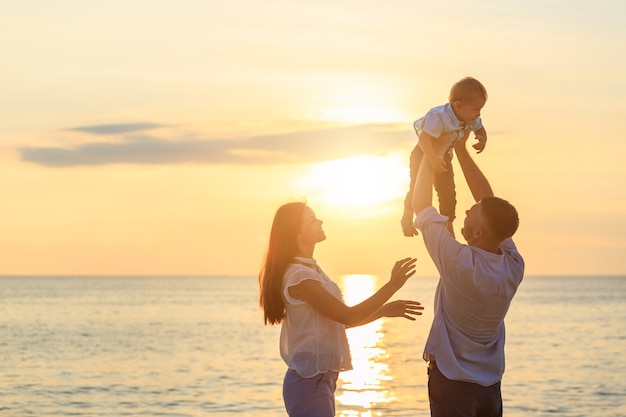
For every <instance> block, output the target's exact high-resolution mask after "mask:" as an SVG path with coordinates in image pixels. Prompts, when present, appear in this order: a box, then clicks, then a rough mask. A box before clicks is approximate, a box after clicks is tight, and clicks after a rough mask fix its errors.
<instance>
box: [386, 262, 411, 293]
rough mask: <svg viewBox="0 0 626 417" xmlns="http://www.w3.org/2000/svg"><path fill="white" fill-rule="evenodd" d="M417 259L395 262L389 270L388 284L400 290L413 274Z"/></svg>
mask: <svg viewBox="0 0 626 417" xmlns="http://www.w3.org/2000/svg"><path fill="white" fill-rule="evenodd" d="M416 261H417V258H404V259H400V260H399V261H397V262H396V263H395V264H394V266H393V269H392V270H391V278H389V283H390V284H393V285H394V286H396V287H397V288H398V289H399V288H401V287H402V286H403V285H404V283H405V282H406V280H407V279H409V278H410V277H411V276H413V274H415V262H416Z"/></svg>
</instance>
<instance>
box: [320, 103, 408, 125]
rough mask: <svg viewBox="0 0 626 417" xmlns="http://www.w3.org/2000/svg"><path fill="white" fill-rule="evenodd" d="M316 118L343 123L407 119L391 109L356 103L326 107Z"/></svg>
mask: <svg viewBox="0 0 626 417" xmlns="http://www.w3.org/2000/svg"><path fill="white" fill-rule="evenodd" d="M318 118H319V119H320V120H331V121H338V122H343V123H380V122H398V121H405V120H407V117H406V116H403V115H402V114H400V112H398V111H394V110H393V109H388V108H377V107H368V106H362V105H358V104H356V105H345V106H336V107H331V108H328V109H326V110H324V111H322V112H321V114H320V115H319V117H318Z"/></svg>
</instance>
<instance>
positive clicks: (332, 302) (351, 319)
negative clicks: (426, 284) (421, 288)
mask: <svg viewBox="0 0 626 417" xmlns="http://www.w3.org/2000/svg"><path fill="white" fill-rule="evenodd" d="M413 274H415V259H414V258H405V259H402V260H399V261H398V262H396V263H395V265H394V267H393V269H392V271H391V278H389V282H387V283H386V284H385V285H383V286H382V287H381V288H380V289H379V290H378V291H376V293H374V294H373V295H372V296H371V297H369V298H368V299H366V300H365V301H363V302H361V303H359V304H357V305H355V306H352V307H348V306H347V305H345V304H344V303H343V302H342V301H341V300H339V299H337V298H335V297H334V296H333V295H332V294H330V293H329V292H328V291H326V289H325V288H324V287H323V286H322V284H321V283H320V282H319V281H314V280H305V281H302V282H301V283H299V284H298V285H294V286H293V287H289V294H290V295H291V296H292V297H294V298H298V299H300V300H303V301H306V302H307V303H309V304H310V305H311V306H312V307H313V308H314V309H315V310H316V311H318V312H319V313H320V314H322V315H324V316H326V317H328V318H329V319H331V320H334V321H336V322H339V323H342V324H345V325H346V326H348V327H355V326H359V325H361V324H365V323H369V321H373V320H375V319H377V318H380V317H382V315H379V316H376V315H377V314H379V313H378V311H379V310H382V309H381V307H383V305H384V304H385V302H386V301H387V300H389V298H391V296H392V295H393V294H395V293H396V291H398V290H399V289H400V288H402V286H403V285H404V283H405V282H406V281H407V279H409V278H410V277H411V276H413ZM394 307H395V308H394V309H393V312H394V314H397V315H399V311H398V310H400V307H401V306H400V305H399V304H397V305H395V306H394ZM409 307H410V309H411V310H415V308H413V306H412V305H409ZM404 308H405V313H406V312H407V311H406V305H405V306H404ZM385 311H386V310H382V311H381V312H380V313H381V314H383V313H385ZM390 311H391V310H390ZM370 317H371V318H372V319H371V320H369V321H367V320H368V319H369V318H370Z"/></svg>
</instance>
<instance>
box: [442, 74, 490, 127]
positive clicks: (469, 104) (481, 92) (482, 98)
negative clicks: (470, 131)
mask: <svg viewBox="0 0 626 417" xmlns="http://www.w3.org/2000/svg"><path fill="white" fill-rule="evenodd" d="M448 100H449V102H450V105H451V106H452V109H453V110H454V114H456V116H457V118H458V119H459V120H460V121H462V122H465V123H472V122H473V121H474V120H476V119H477V118H478V117H480V110H481V109H482V108H483V106H484V105H485V103H486V102H487V89H485V87H484V86H483V85H482V84H481V83H480V81H478V80H477V79H475V78H472V77H465V78H463V79H462V80H460V81H457V82H456V83H455V84H454V85H453V86H452V88H451V89H450V97H449V98H448Z"/></svg>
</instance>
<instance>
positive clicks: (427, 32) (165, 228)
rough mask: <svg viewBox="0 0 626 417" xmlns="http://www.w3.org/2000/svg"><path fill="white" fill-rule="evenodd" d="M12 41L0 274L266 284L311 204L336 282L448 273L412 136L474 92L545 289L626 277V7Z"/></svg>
mask: <svg viewBox="0 0 626 417" xmlns="http://www.w3.org/2000/svg"><path fill="white" fill-rule="evenodd" d="M0 27H2V29H1V33H2V36H1V37H0V52H1V53H2V65H0V120H1V121H2V122H1V123H0V190H1V195H2V199H1V202H0V214H1V216H0V248H1V250H2V255H1V257H0V259H1V260H2V261H1V263H0V274H3V275H7V274H96V275H108V274H154V275H172V274H194V275H195V274H202V275H214V274H215V275H217V274H228V275H254V274H256V273H257V271H258V268H259V265H260V262H261V259H262V256H263V253H264V251H265V248H266V244H267V237H268V234H269V229H270V225H271V221H272V217H273V214H274V212H275V210H276V208H277V207H278V206H279V205H281V204H283V203H285V202H288V201H293V200H299V199H302V198H306V200H307V201H308V203H309V205H310V206H311V207H312V208H313V210H315V212H316V213H317V215H318V217H320V218H321V219H322V220H324V228H325V231H326V234H327V236H328V239H327V241H325V242H323V243H321V244H320V245H319V246H318V248H317V249H316V253H315V255H316V258H317V259H318V260H319V262H320V264H321V265H322V267H323V268H324V269H325V270H326V272H328V273H329V274H330V275H331V276H333V275H341V274H352V273H370V274H378V275H386V274H387V273H388V271H389V270H390V269H391V266H392V264H393V262H394V261H395V260H396V259H399V258H402V257H406V256H417V257H418V259H419V260H418V273H419V274H423V275H433V274H435V269H434V267H433V266H432V262H431V261H430V259H429V258H428V255H427V254H426V252H425V250H424V245H423V242H422V239H421V237H417V238H406V237H404V236H403V235H402V232H401V228H400V224H399V220H400V216H401V211H402V200H403V198H404V194H405V192H406V190H407V187H408V180H409V177H408V156H409V153H410V151H411V149H412V148H413V146H414V145H415V143H416V139H417V138H416V136H415V134H414V133H413V132H412V127H411V125H412V122H413V120H414V119H416V118H418V117H421V116H422V115H423V114H424V113H425V112H426V111H428V110H429V109H430V108H431V107H434V106H437V105H440V104H443V103H445V102H446V101H447V97H448V93H449V89H450V86H451V85H452V84H453V83H454V82H455V81H457V80H458V79H460V78H462V77H464V76H468V75H469V76H473V77H476V78H478V79H479V80H480V81H481V82H482V83H483V84H484V85H485V86H486V88H487V90H488V93H489V99H488V101H487V104H486V105H485V107H484V109H483V112H482V119H483V122H484V125H485V127H486V129H487V132H488V134H489V140H488V143H487V147H486V149H485V151H484V152H483V153H482V154H480V155H474V157H475V160H476V161H477V163H478V164H479V166H481V167H482V168H483V171H484V172H485V174H486V175H487V177H488V178H489V179H490V181H491V183H492V186H493V188H494V191H495V193H496V194H497V195H498V196H501V197H503V198H506V199H508V200H509V201H511V202H512V203H513V204H514V205H515V206H516V207H517V208H518V210H519V212H520V218H521V226H520V229H519V231H518V233H517V235H516V243H517V245H518V247H519V249H520V251H521V252H522V254H523V255H524V257H525V260H526V273H527V275H551V274H559V275H561V274H626V262H624V256H625V255H624V254H625V253H626V114H625V112H626V2H624V1H623V0H614V1H608V0H599V1H594V2H588V1H585V2H583V1H567V2H566V1H556V0H541V1H538V0H530V1H506V0H505V1H481V0H478V1H473V2H467V1H462V0H458V1H441V2H420V1H415V0H401V1H390V2H380V1H376V2H374V1H368V0H365V1H363V0H361V1H353V0H347V1H327V0H315V1H309V0H304V1H275V0H265V1H235V2H223V1H221V2H215V1H192V0H182V1H176V2H172V1H160V0H157V1H154V0H151V1H146V0H133V1H120V0H110V1H106V2H105V1H102V2H87V1H71V0H57V1H43V0H39V1H34V0H33V1H31V0H25V1H14V2H4V3H3V4H2V5H0ZM454 168H455V172H456V174H457V176H456V184H457V190H458V193H459V196H458V200H459V203H458V206H457V215H458V216H459V218H458V219H457V221H456V222H455V226H456V230H457V236H460V233H459V232H458V231H459V230H460V226H461V224H462V219H463V212H464V210H465V209H466V208H468V207H469V206H470V205H471V203H472V202H471V201H470V198H469V194H468V192H467V189H466V184H465V182H464V180H463V177H462V174H461V172H460V169H459V168H458V165H455V166H454Z"/></svg>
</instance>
